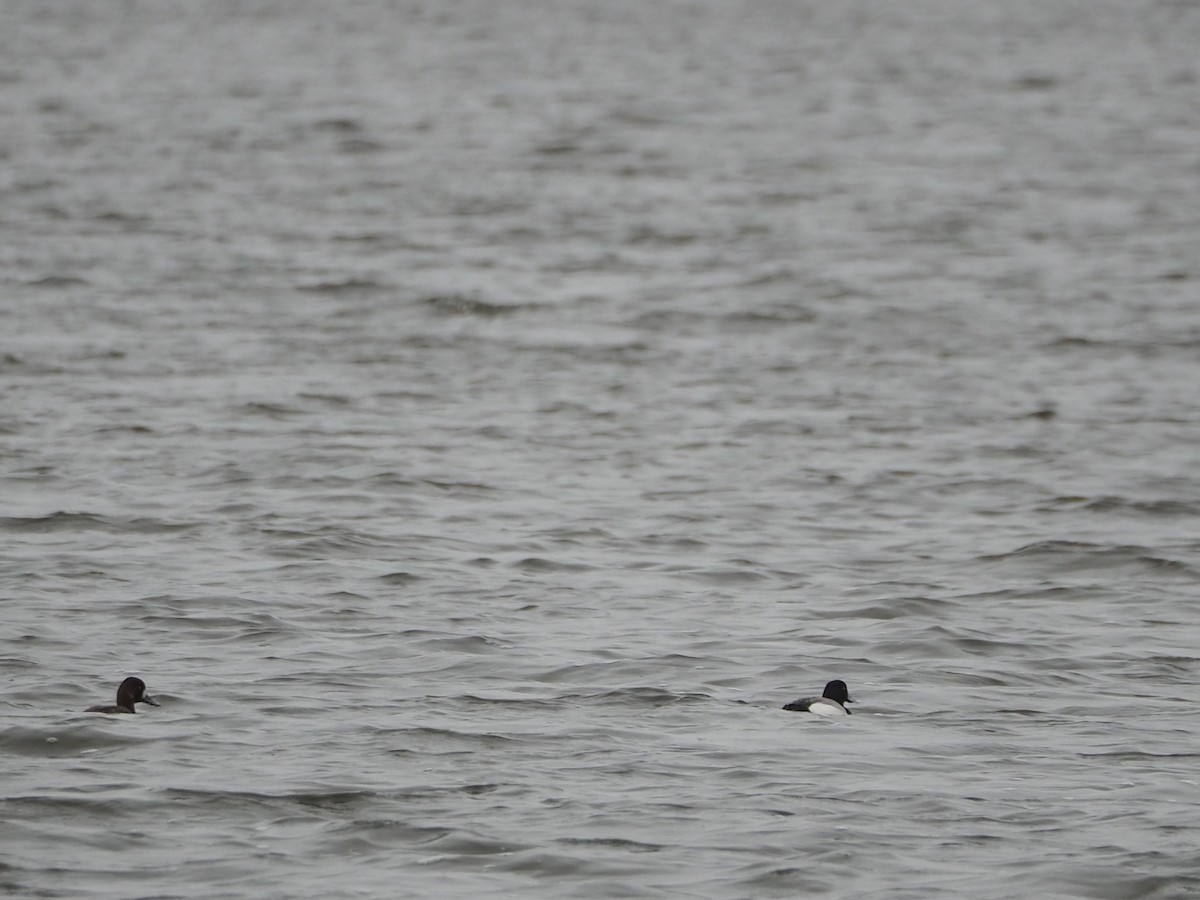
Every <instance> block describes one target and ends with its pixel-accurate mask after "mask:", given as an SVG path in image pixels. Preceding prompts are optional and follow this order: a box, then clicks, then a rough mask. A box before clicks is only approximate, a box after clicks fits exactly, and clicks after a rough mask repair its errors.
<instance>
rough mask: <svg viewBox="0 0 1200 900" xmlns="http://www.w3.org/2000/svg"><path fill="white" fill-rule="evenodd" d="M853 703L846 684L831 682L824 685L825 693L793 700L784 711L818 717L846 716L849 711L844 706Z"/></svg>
mask: <svg viewBox="0 0 1200 900" xmlns="http://www.w3.org/2000/svg"><path fill="white" fill-rule="evenodd" d="M853 702H854V701H852V700H851V699H850V691H849V690H848V689H847V688H846V682H844V681H831V682H829V684H827V685H825V692H824V694H822V695H821V696H820V697H805V698H804V699H802V700H794V701H792V702H791V703H789V704H788V705H787V706H785V707H784V709H790V710H793V711H794V712H810V713H816V714H817V715H818V716H848V715H850V710H848V709H846V704H847V703H853Z"/></svg>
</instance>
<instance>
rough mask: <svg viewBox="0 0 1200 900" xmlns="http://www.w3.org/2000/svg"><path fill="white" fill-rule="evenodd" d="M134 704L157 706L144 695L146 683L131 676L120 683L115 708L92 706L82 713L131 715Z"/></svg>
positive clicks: (151, 698)
mask: <svg viewBox="0 0 1200 900" xmlns="http://www.w3.org/2000/svg"><path fill="white" fill-rule="evenodd" d="M135 703H149V704H150V705H151V706H158V705H159V703H158V701H157V700H155V699H154V698H153V697H151V696H150V695H149V694H147V693H146V682H144V681H142V679H140V678H135V677H133V676H132V675H131V676H130V677H128V678H126V679H125V680H124V681H122V682H121V685H120V687H118V688H117V705H116V706H92V707H89V708H88V709H86V710H84V712H90V713H92V712H94V713H129V714H130V715H133V713H134V712H136V710H134V708H133V705H134V704H135Z"/></svg>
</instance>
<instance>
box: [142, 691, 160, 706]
mask: <svg viewBox="0 0 1200 900" xmlns="http://www.w3.org/2000/svg"><path fill="white" fill-rule="evenodd" d="M138 702H139V703H149V704H150V705H151V706H162V704H161V703H159V702H158V701H157V700H155V699H154V698H153V697H151V696H150V695H149V694H145V695H143V696H142V699H141V700H139V701H138Z"/></svg>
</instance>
